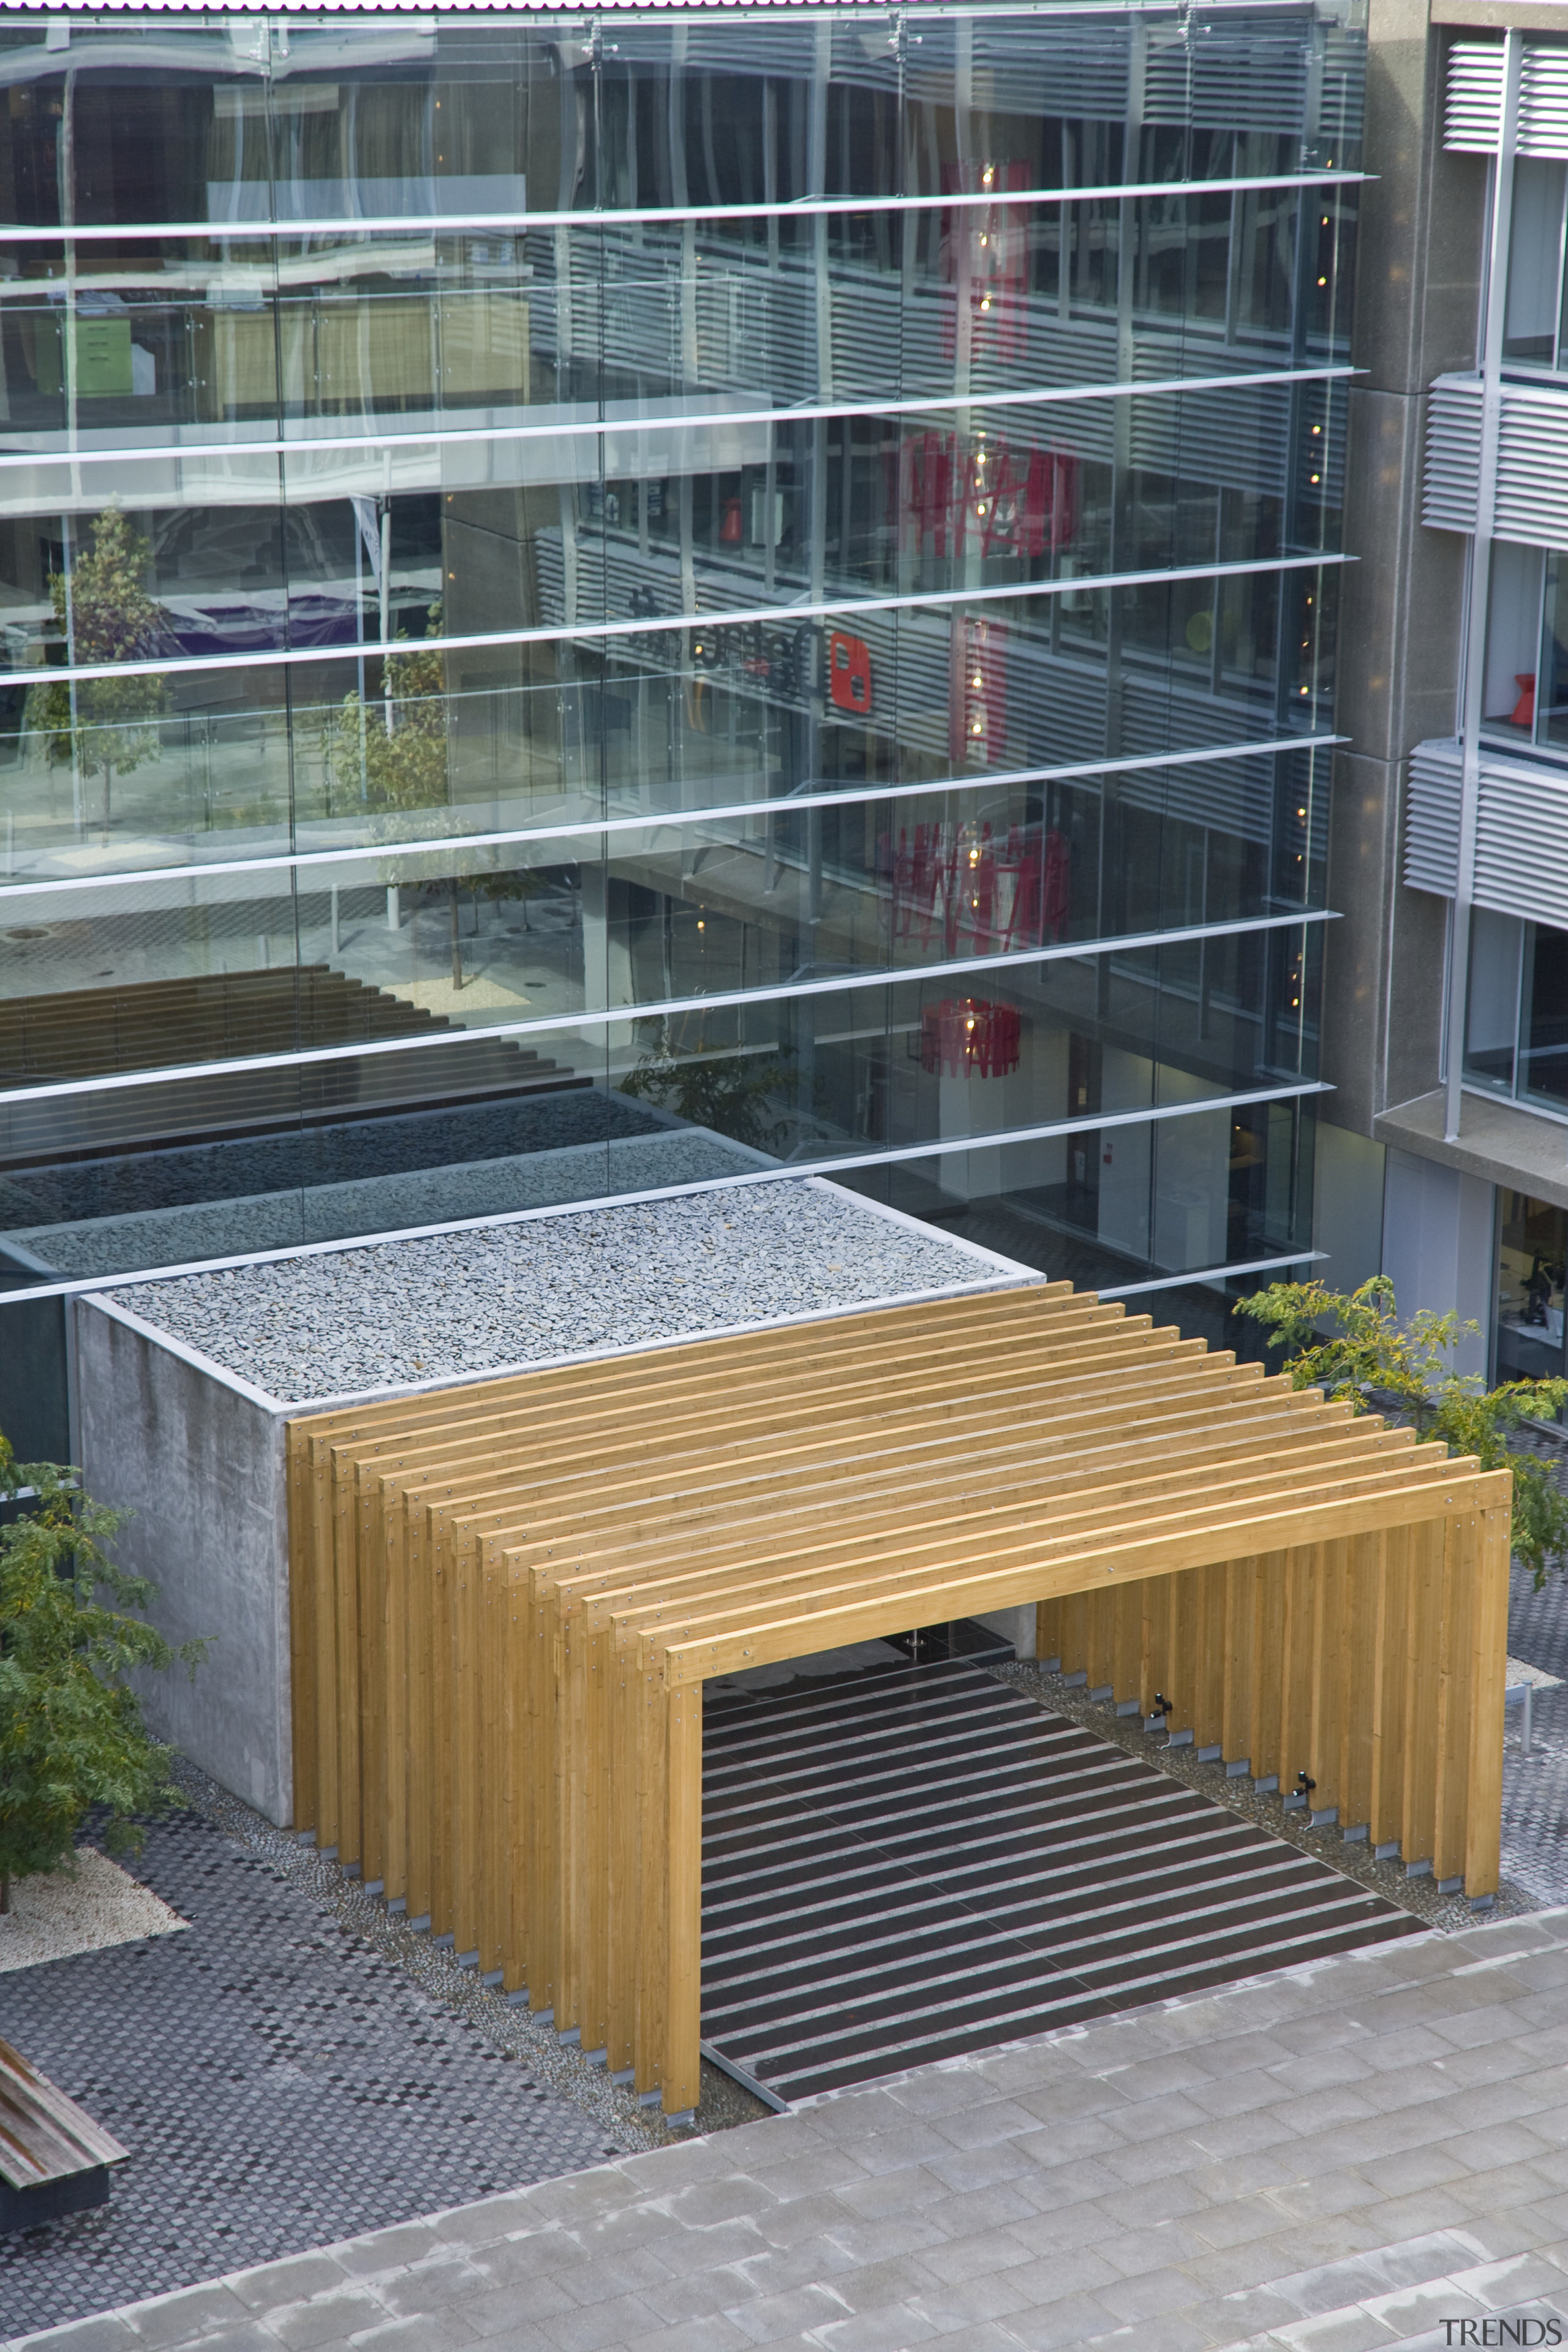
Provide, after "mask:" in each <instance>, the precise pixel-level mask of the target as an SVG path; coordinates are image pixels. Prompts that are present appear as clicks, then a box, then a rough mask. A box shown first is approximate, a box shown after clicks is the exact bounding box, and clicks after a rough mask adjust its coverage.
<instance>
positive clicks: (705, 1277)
mask: <svg viewBox="0 0 1568 2352" xmlns="http://www.w3.org/2000/svg"><path fill="white" fill-rule="evenodd" d="M696 1140H697V1139H696V1138H695V1137H694V1136H693V1135H691V1134H689V1133H688V1134H678V1135H675V1136H674V1137H672V1138H671V1139H670V1141H671V1142H672V1143H673V1144H676V1145H689V1144H692V1143H694V1142H695V1141H696ZM634 1148H635V1147H634ZM1006 1278H1007V1277H1006V1275H1005V1270H1004V1269H1003V1268H1002V1267H1001V1266H999V1265H993V1264H991V1263H989V1262H988V1261H987V1260H985V1259H984V1258H977V1257H976V1256H975V1255H974V1254H973V1252H972V1251H970V1250H965V1249H962V1248H960V1247H958V1246H957V1245H955V1244H953V1243H952V1242H950V1241H948V1240H947V1239H946V1238H945V1237H944V1236H942V1234H935V1233H931V1232H929V1231H927V1230H926V1229H925V1228H923V1227H917V1226H908V1225H902V1224H900V1223H896V1222H895V1221H894V1220H892V1219H891V1218H889V1217H887V1216H885V1215H882V1214H880V1213H879V1212H877V1211H876V1210H874V1209H871V1208H868V1206H866V1205H865V1204H864V1203H863V1202H860V1201H858V1199H857V1198H856V1196H855V1195H854V1194H853V1193H851V1192H843V1191H841V1190H840V1189H839V1188H838V1187H837V1186H836V1185H831V1184H824V1183H815V1182H810V1181H787V1182H780V1183H776V1184H767V1183H764V1184H756V1185H751V1186H747V1187H745V1188H744V1189H742V1190H739V1191H730V1192H697V1193H687V1194H683V1195H681V1196H679V1198H676V1199H673V1200H668V1201H653V1202H637V1203H635V1204H627V1205H625V1206H616V1207H613V1208H608V1209H591V1210H579V1211H576V1212H571V1211H568V1212H565V1213H563V1214H562V1215H560V1216H552V1217H540V1218H535V1219H531V1220H530V1221H529V1222H528V1223H520V1224H514V1225H491V1226H486V1227H482V1228H480V1229H479V1230H475V1231H469V1232H466V1233H458V1234H438V1235H436V1236H433V1237H432V1238H430V1239H428V1240H421V1241H404V1242H375V1243H371V1244H367V1245H365V1246H364V1247H363V1248H354V1249H345V1250H334V1251H330V1252H325V1253H323V1254H322V1255H320V1256H316V1257H297V1258H289V1259H283V1260H280V1261H279V1262H278V1263H276V1264H273V1265H254V1266H240V1267H235V1268H232V1269H230V1270H228V1271H226V1272H224V1273H213V1274H195V1275H183V1276H176V1277H174V1278H172V1279H170V1280H169V1281H167V1282H155V1283H148V1284H146V1285H139V1286H137V1287H136V1288H135V1289H133V1290H132V1291H129V1292H127V1293H125V1294H122V1295H123V1297H124V1300H125V1304H126V1305H127V1306H129V1307H131V1308H132V1310H133V1312H134V1313H135V1314H137V1315H138V1316H139V1317H141V1318H142V1320H143V1321H145V1322H148V1323H152V1324H153V1325H155V1326H157V1327H158V1328H160V1329H162V1330H165V1331H168V1332H170V1333H172V1334H173V1335H174V1337H175V1338H177V1339H183V1340H184V1341H185V1342H186V1343H187V1344H188V1345H190V1346H192V1347H195V1348H198V1349H201V1350H202V1351H203V1353H204V1354H205V1355H208V1356H210V1357H212V1358H213V1359H214V1360H215V1361H216V1362H217V1363H220V1364H222V1365H224V1366H225V1367H226V1369H227V1370H231V1371H234V1372H237V1373H238V1374H240V1375H241V1377H242V1378H244V1379H245V1380H247V1381H251V1382H252V1383H253V1384H254V1385H255V1386H257V1387H258V1388H260V1389H263V1390H265V1391H268V1393H270V1394H272V1395H274V1396H277V1397H279V1398H282V1399H287V1400H289V1401H290V1402H308V1401H310V1400H311V1399H313V1398H321V1397H330V1396H338V1395H342V1394H345V1393H350V1392H353V1391H357V1390H361V1389H368V1388H378V1387H383V1386H393V1385H397V1384H401V1383H403V1382H405V1381H406V1382H418V1381H434V1380H443V1379H452V1378H455V1377H458V1376H460V1375H462V1374H465V1373H473V1372H482V1371H489V1370H498V1369H500V1367H502V1366H504V1365H512V1364H524V1363H529V1362H531V1361H537V1360H541V1359H542V1358H546V1357H552V1356H561V1355H566V1354H571V1353H574V1352H575V1351H577V1350H584V1351H586V1350H590V1349H601V1348H606V1347H616V1346H624V1345H626V1344H628V1343H634V1342H637V1341H638V1340H649V1339H678V1338H679V1337H680V1336H681V1335H682V1334H683V1333H695V1332H698V1331H711V1330H716V1329H720V1328H723V1327H725V1326H727V1325H731V1324H736V1323H756V1322H763V1321H766V1320H768V1319H769V1318H773V1317H777V1316H784V1315H810V1314H820V1313H823V1312H825V1311H826V1310H828V1309H831V1308H833V1307H849V1306H855V1305H858V1304H861V1303H863V1302H869V1301H871V1300H874V1299H878V1298H889V1297H899V1296H900V1295H903V1294H905V1293H908V1292H911V1291H928V1290H944V1289H950V1288H951V1289H960V1288H965V1287H968V1286H972V1285H973V1284H974V1283H975V1282H977V1281H980V1282H984V1281H985V1280H987V1279H992V1280H997V1281H1005V1280H1006Z"/></svg>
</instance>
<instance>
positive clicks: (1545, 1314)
mask: <svg viewBox="0 0 1568 2352" xmlns="http://www.w3.org/2000/svg"><path fill="white" fill-rule="evenodd" d="M1497 1271H1498V1313H1497V1369H1496V1372H1495V1378H1496V1379H1498V1380H1499V1381H1540V1380H1561V1379H1562V1377H1563V1281H1564V1276H1565V1271H1568V1210H1563V1209H1558V1208H1554V1207H1553V1206H1552V1204H1551V1202H1546V1201H1536V1200H1532V1199H1531V1197H1530V1195H1529V1194H1528V1193H1525V1192H1500V1193H1499V1194H1498V1269H1497Z"/></svg>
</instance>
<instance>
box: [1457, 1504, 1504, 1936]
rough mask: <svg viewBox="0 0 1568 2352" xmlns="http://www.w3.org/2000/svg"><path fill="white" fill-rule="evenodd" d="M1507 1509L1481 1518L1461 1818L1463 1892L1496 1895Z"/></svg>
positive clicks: (1500, 1800)
mask: <svg viewBox="0 0 1568 2352" xmlns="http://www.w3.org/2000/svg"><path fill="white" fill-rule="evenodd" d="M1511 1524H1512V1511H1511V1507H1510V1506H1507V1505H1499V1506H1498V1507H1496V1508H1495V1509H1492V1510H1489V1511H1488V1512H1487V1513H1486V1514H1485V1518H1484V1528H1483V1538H1482V1543H1481V1551H1480V1559H1479V1563H1478V1577H1477V1597H1476V1610H1475V1618H1474V1624H1473V1637H1472V1638H1473V1643H1474V1651H1473V1655H1474V1662H1475V1663H1474V1675H1473V1679H1472V1685H1471V1696H1470V1726H1469V1730H1470V1754H1469V1799H1468V1805H1467V1808H1466V1817H1465V1892H1466V1894H1467V1895H1468V1896H1469V1897H1470V1899H1471V1901H1472V1902H1474V1901H1475V1900H1476V1899H1477V1898H1478V1897H1479V1896H1480V1895H1495V1894H1496V1893H1497V1887H1498V1877H1499V1873H1500V1855H1499V1851H1498V1848H1499V1842H1500V1832H1501V1824H1502V1740H1503V1689H1504V1685H1505V1684H1506V1682H1507V1679H1508V1572H1509V1563H1510V1549H1511V1547H1510V1530H1511Z"/></svg>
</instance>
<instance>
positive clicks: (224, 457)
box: [0, 0, 1363, 1290]
mask: <svg viewBox="0 0 1568 2352" xmlns="http://www.w3.org/2000/svg"><path fill="white" fill-rule="evenodd" d="M1362 78H1363V33H1362V31H1361V30H1360V12H1359V11H1358V10H1357V8H1356V7H1355V6H1354V5H1353V0H1313V5H1308V6H1302V5H1297V0H1281V5H1269V0H1258V5H1243V6H1239V7H1236V6H1226V7H1223V8H1221V7H1215V8H1212V9H1210V8H1206V7H1205V6H1203V5H1192V6H1184V7H1181V8H1177V7H1175V6H1168V5H1151V6H1148V7H1106V8H1100V7H1097V6H1094V5H1071V6H1059V7H1052V8H1046V9H1038V8H1036V7H1032V6H1029V5H1021V0H1020V5H1000V6H984V5H975V6H973V7H963V6H947V5H935V0H921V5H909V6H886V7H882V6H855V7H849V6H845V7H843V8H842V9H835V8H832V7H824V8H817V9H815V10H812V11H811V12H809V13H806V12H804V11H803V12H802V13H800V14H798V15H796V14H794V13H792V12H791V11H790V10H788V9H782V10H781V9H777V8H769V9H767V10H766V11H765V12H764V11H761V10H759V11H758V12H757V13H756V14H755V15H749V14H747V12H746V11H745V10H744V9H743V8H742V9H734V10H731V11H726V12H724V13H723V14H722V15H721V16H714V15H712V14H710V13H708V12H702V13H700V14H699V13H696V12H693V13H692V14H691V15H690V16H685V15H683V14H681V13H680V12H679V10H661V11H659V12H658V14H657V16H656V15H652V14H649V15H647V16H643V15H639V14H638V13H637V11H636V9H635V8H628V9H625V10H606V11H605V12H603V13H601V14H597V15H595V14H592V13H589V14H582V15H572V16H568V15H560V16H552V15H549V14H546V13H544V12H542V11H535V10H530V11H529V12H528V13H527V15H526V16H524V15H521V14H520V15H518V16H500V15H493V14H490V13H483V14H475V15H472V16H468V15H466V14H465V13H463V11H462V10H461V9H454V10H451V11H447V12H444V13H442V14H440V15H438V16H419V17H412V16H411V17H406V18H400V17H398V16H395V15H389V16H385V17H369V16H367V17H363V18H361V17H354V16H330V17H325V18H316V19H311V20H304V21H300V22H296V21H294V20H285V19H283V18H272V19H264V18H259V17H257V16H234V17H232V18H225V17H224V16H221V14H218V13H209V14H208V15H207V16H205V18H202V19H201V20H199V21H197V20H193V19H191V18H186V17H172V16H161V15H153V14H149V15H148V16H144V17H141V16H137V15H135V14H134V13H133V12H130V13H127V14H124V15H120V16H114V17H111V18H94V17H91V16H80V17H78V18H72V19H69V20H65V19H53V20H51V21H50V23H49V24H48V25H47V26H46V24H45V23H44V22H43V21H42V20H41V19H30V18H29V19H17V18H13V19H12V20H11V21H10V22H9V23H8V24H6V25H5V26H3V27H0V80H4V82H5V91H6V101H7V102H6V105H5V107H4V108H0V207H4V208H5V222H6V223H8V226H3V227H0V625H3V627H4V648H3V654H0V816H3V822H4V835H3V840H0V1035H3V1037H4V1051H3V1052H0V1231H3V1234H4V1263H5V1269H6V1275H5V1278H6V1279H7V1280H8V1281H9V1282H10V1283H11V1285H12V1287H13V1290H16V1289H17V1288H20V1289H22V1290H27V1289H34V1290H37V1289H39V1288H47V1286H48V1285H49V1283H50V1282H51V1280H60V1279H77V1280H80V1279H83V1278H86V1277H88V1276H93V1275H103V1274H108V1273H111V1272H115V1271H124V1270H132V1269H135V1268H139V1267H143V1266H156V1265H172V1264H186V1263H190V1262H192V1261H195V1260H201V1259H205V1258H216V1257H222V1256H225V1255H231V1254H235V1253H238V1252H242V1251H245V1250H248V1249H254V1248H258V1247H285V1246H289V1245H291V1244H295V1243H303V1242H309V1241H314V1240H320V1239H324V1238H331V1237H335V1236H341V1235H344V1234H355V1233H374V1232H375V1231H379V1230H386V1229H389V1228H394V1227H405V1226H407V1225H409V1224H411V1223H425V1222H435V1221H439V1220H443V1219H447V1218H458V1217H462V1216H466V1215H468V1214H475V1213H492V1212H498V1211H506V1210H508V1209H512V1208H521V1207H524V1206H529V1205H533V1204H536V1203H539V1202H554V1201H568V1200H572V1199H586V1198H598V1197H601V1196H604V1195H606V1194H611V1195H613V1194H616V1193H623V1192H647V1191H650V1190H653V1191H657V1190H658V1189H659V1188H660V1187H661V1186H665V1185H669V1184H675V1183H683V1182H689V1181H693V1180H694V1179H699V1178H704V1177H710V1176H722V1175H744V1174H747V1173H752V1172H756V1171H765V1170H769V1169H773V1168H776V1167H781V1166H784V1167H790V1168H801V1167H820V1168H823V1169H830V1170H833V1171H838V1172H841V1173H843V1174H844V1175H846V1176H847V1178H848V1179H849V1180H850V1181H854V1182H856V1183H858V1184H859V1185H861V1186H863V1187H865V1188H867V1189H868V1190H874V1191H876V1192H878V1193H879V1196H881V1197H883V1198H890V1199H891V1200H893V1201H894V1202H897V1203H899V1204H901V1205H906V1206H911V1207H914V1208H916V1209H918V1210H919V1211H920V1212H921V1213H927V1214H932V1215H937V1216H941V1217H943V1218H946V1219H949V1220H951V1221H952V1225H953V1227H954V1229H955V1230H958V1231H960V1232H964V1233H973V1234H975V1235H976V1236H978V1237H982V1238H989V1239H992V1240H994V1241H997V1242H998V1243H999V1244H1000V1245H1002V1246H1004V1247H1006V1248H1008V1249H1009V1250H1010V1251H1011V1252H1012V1253H1013V1254H1015V1255H1024V1256H1026V1257H1029V1258H1031V1259H1032V1260H1033V1261H1034V1262H1037V1263H1041V1264H1044V1265H1048V1266H1049V1267H1050V1268H1051V1270H1052V1271H1054V1272H1068V1273H1072V1274H1074V1275H1075V1276H1079V1277H1080V1278H1088V1279H1092V1280H1096V1281H1100V1282H1102V1283H1104V1284H1107V1285H1115V1284H1119V1283H1120V1284H1136V1283H1139V1282H1152V1281H1155V1280H1158V1279H1161V1278H1163V1277H1165V1276H1171V1275H1179V1274H1182V1273H1184V1272H1189V1271H1192V1270H1195V1269H1200V1268H1201V1269H1208V1268H1218V1267H1225V1266H1231V1265H1235V1266H1240V1265H1247V1264H1250V1263H1253V1262H1256V1261H1258V1260H1279V1259H1281V1258H1288V1257H1289V1255H1290V1254H1291V1253H1293V1252H1295V1253H1299V1252H1300V1251H1301V1250H1303V1249H1304V1248H1305V1247H1306V1246H1307V1245H1308V1234H1309V1228H1310V1187H1311V1110H1312V1099H1313V1090H1314V1087H1315V1084H1316V1076H1317V1066H1316V1055H1317V1034H1318V1020H1317V1010H1318V969H1319V962H1320V942H1321V920H1320V918H1321V915H1322V913H1323V911H1324V908H1323V898H1322V889H1323V861H1324V845H1325V841H1326V830H1327V793H1328V774H1329V767H1328V751H1327V749H1326V746H1327V743H1328V741H1329V740H1330V737H1331V730H1332V720H1333V681H1334V628H1335V614H1336V609H1337V592H1338V584H1339V576H1340V574H1339V563H1340V496H1341V481H1342V447H1343V420H1344V394H1345V382H1346V377H1347V373H1348V361H1349V344H1348V336H1349V325H1350V311H1351V294H1352V257H1353V246H1354V225H1355V213H1356V200H1357V188H1358V174H1359V165H1360V151H1359V146H1358V140H1359V135H1360V105H1361V90H1362Z"/></svg>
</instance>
